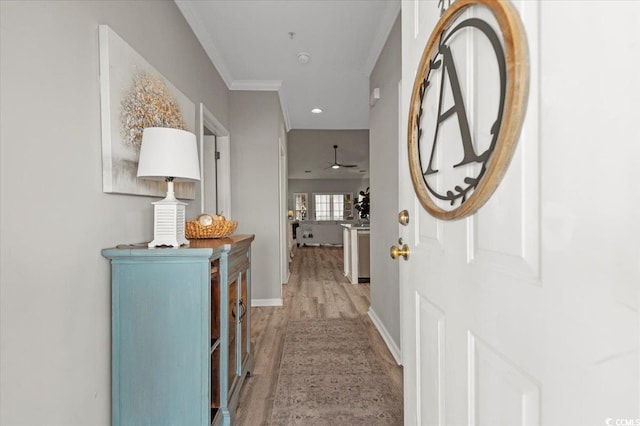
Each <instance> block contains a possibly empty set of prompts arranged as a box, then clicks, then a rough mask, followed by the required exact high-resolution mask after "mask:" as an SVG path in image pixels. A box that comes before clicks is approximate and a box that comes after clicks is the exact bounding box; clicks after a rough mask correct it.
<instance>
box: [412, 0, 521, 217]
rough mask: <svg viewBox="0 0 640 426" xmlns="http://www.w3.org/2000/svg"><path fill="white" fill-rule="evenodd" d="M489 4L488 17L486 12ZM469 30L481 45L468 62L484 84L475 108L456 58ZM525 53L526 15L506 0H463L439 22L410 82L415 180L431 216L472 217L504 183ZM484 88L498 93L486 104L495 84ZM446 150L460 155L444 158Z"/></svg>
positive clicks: (516, 127) (516, 132) (516, 131)
mask: <svg viewBox="0 0 640 426" xmlns="http://www.w3.org/2000/svg"><path fill="white" fill-rule="evenodd" d="M476 9H477V10H476ZM467 11H470V13H466V14H465V12H467ZM487 11H488V12H490V15H491V19H488V20H487V19H485V18H482V16H485V17H486V16H487V15H488V13H487ZM463 14H464V15H465V17H464V18H463ZM494 27H497V29H498V30H499V32H496V30H494ZM465 35H471V36H472V37H474V38H473V40H475V41H474V43H475V44H474V46H476V47H477V46H478V45H480V44H482V45H483V46H484V49H482V50H481V51H480V50H476V51H475V54H476V55H477V57H476V58H475V60H474V67H473V68H471V69H473V70H474V71H473V73H474V75H473V77H474V83H473V84H474V87H476V88H480V89H476V92H479V94H475V95H474V98H473V102H475V103H474V104H473V105H474V108H470V104H469V103H470V102H471V101H470V100H469V99H470V97H469V94H467V97H466V99H465V96H464V91H465V90H464V89H465V87H463V83H464V82H465V81H467V80H469V79H468V78H467V79H466V80H464V79H462V78H461V77H460V73H459V69H458V68H459V67H456V59H458V60H460V58H465V57H467V58H468V57H470V56H469V55H468V52H467V49H470V48H469V46H470V43H469V42H468V40H469V38H466V39H465V38H464V37H465ZM456 49H459V51H458V52H456ZM480 53H482V55H480ZM528 60H529V58H528V49H527V42H526V37H525V34H524V29H523V26H522V22H521V21H520V17H519V15H518V12H517V11H516V10H515V9H514V7H513V6H512V5H511V3H510V2H509V1H506V0H458V1H456V2H454V3H453V4H452V5H451V6H450V7H449V8H448V9H447V10H446V12H445V13H444V14H443V15H442V17H441V18H440V20H439V21H438V23H437V25H436V28H435V29H434V30H433V32H432V33H431V36H430V37H429V41H428V42H427V45H426V47H425V49H424V52H423V54H422V58H421V60H420V65H419V67H418V72H417V74H416V80H415V82H414V85H413V91H412V94H411V104H410V108H409V134H408V139H409V168H410V171H411V180H412V182H413V186H414V189H415V191H416V194H417V196H418V199H419V200H420V202H421V203H422V205H423V206H424V208H425V209H426V210H427V211H428V212H429V213H430V214H431V215H433V216H435V217H437V218H439V219H445V220H453V219H461V218H464V217H466V216H469V215H471V214H473V213H475V212H476V211H477V210H478V209H479V208H480V207H482V205H484V203H486V202H487V200H488V199H489V198H490V197H491V195H492V194H493V193H494V191H495V190H496V188H497V187H498V185H499V184H500V181H501V180H502V177H503V176H504V174H505V172H506V170H507V167H508V166H509V163H510V161H511V157H512V156H513V153H514V151H515V149H516V145H517V142H518V138H519V136H520V130H521V128H522V122H523V121H524V114H525V110H526V103H527V98H528V90H529V62H528ZM462 69H464V67H462ZM476 69H479V71H475V70H476ZM483 78H488V79H493V80H492V82H493V84H485V83H491V82H484V81H482V79H483ZM487 87H489V88H493V92H494V93H492V95H491V96H492V97H491V96H489V98H491V99H492V100H489V101H488V102H486V103H483V102H484V98H483V93H484V92H483V91H482V90H484V91H486V92H490V91H491V90H490V89H486V88H487ZM482 88H485V89H482ZM470 109H474V110H477V111H480V110H482V113H483V117H484V120H480V119H477V120H474V117H475V116H469V115H468V112H469V110H470ZM486 117H490V119H489V120H487V118H486ZM474 124H475V127H474ZM483 126H484V127H483ZM443 152H448V153H449V154H448V157H449V158H451V157H454V156H457V160H455V161H454V162H453V163H451V162H449V163H447V162H446V161H444V162H442V164H440V162H439V161H438V158H440V156H442V154H441V153H443Z"/></svg>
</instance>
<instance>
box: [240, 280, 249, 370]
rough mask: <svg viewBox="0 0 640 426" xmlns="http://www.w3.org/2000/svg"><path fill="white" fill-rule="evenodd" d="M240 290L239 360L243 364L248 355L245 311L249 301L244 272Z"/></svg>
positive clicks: (246, 316)
mask: <svg viewBox="0 0 640 426" xmlns="http://www.w3.org/2000/svg"><path fill="white" fill-rule="evenodd" d="M240 288H241V290H240V310H241V312H240V336H239V339H240V342H241V345H240V347H241V349H240V350H241V352H240V354H241V357H240V359H241V360H242V362H244V360H245V359H246V357H247V354H248V353H249V336H248V335H247V330H248V329H247V325H248V324H247V318H248V315H247V310H248V309H249V303H248V302H249V301H248V300H247V273H246V272H244V273H243V274H242V285H241V287H240Z"/></svg>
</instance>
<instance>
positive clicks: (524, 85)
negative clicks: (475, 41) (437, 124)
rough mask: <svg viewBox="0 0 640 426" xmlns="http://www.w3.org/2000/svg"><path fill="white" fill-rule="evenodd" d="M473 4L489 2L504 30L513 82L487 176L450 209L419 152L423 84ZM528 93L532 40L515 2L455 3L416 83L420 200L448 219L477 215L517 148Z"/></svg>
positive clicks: (412, 118)
mask: <svg viewBox="0 0 640 426" xmlns="http://www.w3.org/2000/svg"><path fill="white" fill-rule="evenodd" d="M473 5H484V6H486V7H487V8H488V9H489V10H490V11H491V12H492V13H493V15H494V17H495V19H496V21H497V22H498V25H499V27H500V32H501V33H502V40H503V43H504V51H505V59H506V80H507V81H506V93H505V102H504V116H503V120H502V123H501V125H500V130H499V134H498V138H497V141H496V146H495V149H494V151H493V153H492V155H491V158H489V159H488V160H487V163H488V165H487V170H486V172H485V174H484V176H483V177H482V179H481V180H480V182H479V183H478V185H477V186H476V187H475V189H474V191H473V193H472V194H471V195H470V196H469V199H468V200H466V201H465V202H463V203H462V204H461V205H460V206H458V207H457V208H455V209H452V210H444V209H442V208H440V207H438V206H437V205H436V204H435V202H434V200H433V199H432V198H431V196H430V195H429V192H428V189H427V188H426V184H425V182H424V178H423V176H422V169H421V166H420V157H419V155H420V154H419V151H418V150H419V145H420V144H419V142H420V141H419V140H418V134H417V125H418V122H417V112H418V111H419V109H420V106H421V96H420V88H421V85H422V82H423V79H424V78H425V75H426V72H427V68H428V67H429V62H430V60H431V59H432V58H434V57H435V56H436V53H437V50H438V45H439V41H440V36H441V34H442V33H443V31H446V30H448V29H449V28H450V27H451V25H453V24H454V23H455V22H456V19H457V18H458V17H459V16H460V15H461V14H462V13H463V12H464V11H465V9H466V8H468V7H471V6H473ZM443 72H444V70H443ZM427 90H428V89H427ZM528 95H529V54H528V47H527V39H526V35H525V32H524V27H523V25H522V21H521V20H520V16H519V15H518V12H517V11H516V10H515V8H514V7H513V6H512V5H511V3H510V2H509V1H505V0H458V1H456V2H455V3H453V4H452V5H451V7H449V9H447V11H446V12H445V13H444V15H443V16H442V17H441V18H440V20H439V21H438V24H437V25H436V27H435V28H434V30H433V32H432V33H431V36H430V37H429V40H428V42H427V45H426V46H425V49H424V51H423V53H422V58H421V59H420V65H419V67H418V72H417V74H416V79H415V81H414V83H413V92H412V94H411V104H410V107H409V129H408V142H409V170H410V172H411V181H412V182H413V187H414V190H415V192H416V195H417V196H418V199H419V200H420V203H421V204H422V206H423V207H424V208H425V209H426V210H427V211H428V212H429V213H430V214H431V215H432V216H435V217H436V218H438V219H443V220H455V219H462V218H464V217H467V216H469V215H472V214H473V213H475V212H476V211H477V210H478V209H479V208H480V207H482V206H483V205H484V203H486V202H487V200H489V198H490V197H491V195H493V193H494V192H495V190H496V188H497V187H498V185H499V184H500V182H501V181H502V178H503V177H504V174H505V173H506V171H507V168H508V167H509V163H510V162H511V158H512V157H513V153H514V152H515V149H516V146H517V143H518V138H519V137H520V130H521V129H522V123H523V121H524V115H525V111H526V104H527V99H528Z"/></svg>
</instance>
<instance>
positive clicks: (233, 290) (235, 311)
mask: <svg viewBox="0 0 640 426" xmlns="http://www.w3.org/2000/svg"><path fill="white" fill-rule="evenodd" d="M239 316H240V309H239V304H238V279H237V278H236V279H235V280H234V281H233V282H232V283H231V284H229V389H231V388H232V387H233V383H234V381H235V379H236V376H237V358H238V351H237V350H236V348H237V342H238V340H237V339H236V333H237V332H238V318H239Z"/></svg>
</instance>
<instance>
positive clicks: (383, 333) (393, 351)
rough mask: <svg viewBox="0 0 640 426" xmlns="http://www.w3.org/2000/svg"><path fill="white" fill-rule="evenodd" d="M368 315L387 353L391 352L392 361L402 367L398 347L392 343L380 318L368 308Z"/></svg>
mask: <svg viewBox="0 0 640 426" xmlns="http://www.w3.org/2000/svg"><path fill="white" fill-rule="evenodd" d="M368 314H369V318H371V322H373V325H374V326H375V327H376V329H377V330H378V333H380V336H382V340H384V342H385V343H386V344H387V348H389V352H391V355H393V359H395V360H396V363H397V364H398V365H402V355H401V353H400V348H398V345H396V343H395V342H394V341H393V338H392V337H391V334H389V332H388V331H387V329H386V327H385V326H384V324H383V323H382V321H381V320H380V318H378V315H376V313H375V312H374V310H373V308H371V307H369V312H368Z"/></svg>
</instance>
